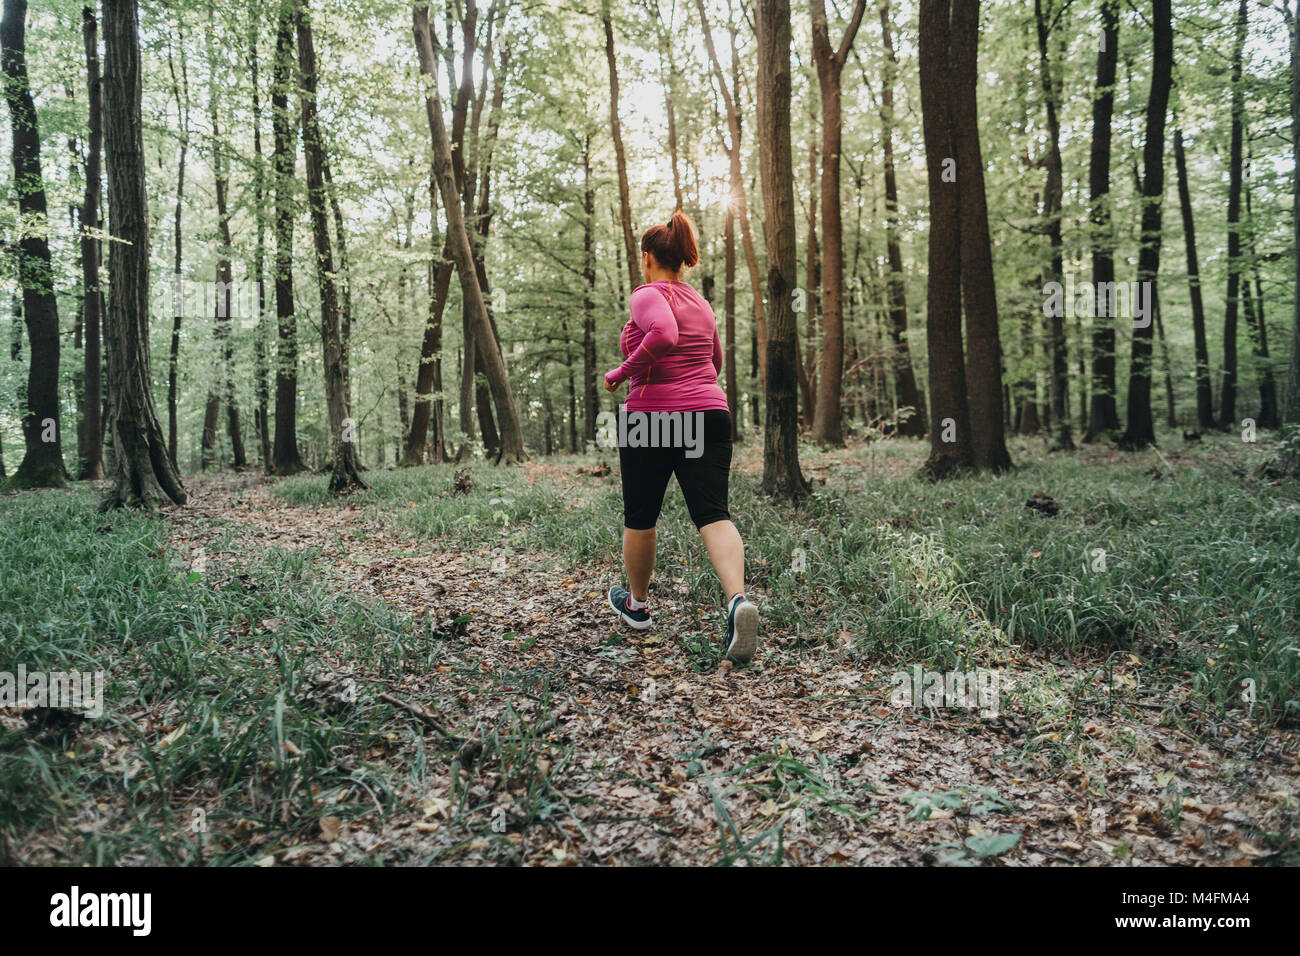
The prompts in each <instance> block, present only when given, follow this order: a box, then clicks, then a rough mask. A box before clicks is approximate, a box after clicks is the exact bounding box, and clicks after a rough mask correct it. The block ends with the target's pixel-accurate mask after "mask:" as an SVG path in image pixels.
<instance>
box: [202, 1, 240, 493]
mask: <svg viewBox="0 0 1300 956" xmlns="http://www.w3.org/2000/svg"><path fill="white" fill-rule="evenodd" d="M208 17H209V19H208V43H207V48H208V49H207V53H208V64H209V69H210V70H211V71H212V74H211V75H210V76H209V79H208V121H209V124H210V125H211V149H212V175H213V185H214V191H215V193H216V200H217V234H218V236H219V238H220V240H221V246H220V248H219V249H218V253H217V266H216V283H217V284H216V289H217V294H216V296H214V299H215V304H216V315H215V316H214V320H215V324H214V326H213V337H214V338H215V339H216V342H217V347H218V349H219V351H220V353H221V366H220V371H219V374H218V376H217V379H216V381H214V382H213V383H212V385H211V387H210V388H209V391H208V400H207V404H206V407H205V409H204V415H203V440H202V451H201V454H202V458H201V462H202V466H203V467H204V468H205V469H206V468H210V467H211V466H212V465H213V464H214V463H215V452H216V431H217V417H218V415H219V413H220V410H221V406H222V404H223V403H224V404H225V406H226V423H227V432H228V434H229V436H230V448H231V456H232V459H233V461H232V465H233V466H234V468H235V470H236V471H239V470H242V469H243V468H245V467H246V466H247V465H248V460H247V458H246V456H245V454H244V438H243V432H242V429H241V427H240V423H239V406H238V404H237V403H236V402H235V385H234V381H233V380H232V378H231V374H230V367H231V364H232V362H233V360H234V350H233V347H232V343H231V337H230V332H231V325H232V323H233V321H234V316H233V313H234V309H233V305H232V304H233V299H232V297H231V288H232V286H233V284H234V274H233V271H232V268H231V261H230V255H231V249H232V247H233V246H234V239H233V238H232V236H231V234H230V204H229V202H228V201H227V196H228V194H229V192H230V172H229V169H228V168H227V166H226V156H225V149H224V146H223V144H222V142H221V114H220V111H219V109H218V103H219V101H218V98H217V89H218V87H219V85H220V84H219V82H218V78H217V76H216V75H215V71H216V62H217V61H216V57H215V56H214V55H213V50H212V37H213V35H214V34H215V33H216V29H215V25H214V22H213V21H214V18H215V9H214V8H212V7H209V8H208Z"/></svg>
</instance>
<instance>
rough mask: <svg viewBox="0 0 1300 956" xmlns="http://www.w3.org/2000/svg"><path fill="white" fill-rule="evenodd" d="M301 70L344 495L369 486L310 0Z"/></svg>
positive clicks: (334, 477) (338, 482)
mask: <svg viewBox="0 0 1300 956" xmlns="http://www.w3.org/2000/svg"><path fill="white" fill-rule="evenodd" d="M296 3H297V8H296V10H295V19H296V24H297V28H298V70H299V73H300V76H301V81H300V94H299V95H300V97H301V99H302V151H303V156H304V158H305V160H306V178H307V207H308V209H309V210H310V212H311V231H312V238H313V241H314V245H315V250H316V280H317V284H318V285H319V287H320V311H321V321H320V336H321V353H322V359H323V361H324V364H325V403H326V406H327V407H328V410H329V421H330V444H331V455H330V492H331V493H332V494H338V493H341V492H346V491H352V490H354V489H358V488H365V487H367V485H366V483H365V482H364V481H362V480H361V471H360V462H359V461H358V460H357V445H356V437H355V434H354V431H355V423H354V422H353V421H352V420H351V419H350V418H349V417H348V378H347V365H346V363H345V362H344V359H343V338H342V334H341V331H340V328H339V297H338V286H337V284H336V279H335V276H336V273H335V271H334V250H333V246H332V245H331V243H330V231H329V220H328V219H327V218H326V211H325V204H326V197H325V173H324V169H325V144H324V142H323V141H322V139H321V131H320V121H319V118H318V116H317V114H316V87H317V83H318V81H319V77H318V76H317V73H316V48H315V44H314V42H313V38H312V29H311V14H310V12H309V11H308V9H307V0H296Z"/></svg>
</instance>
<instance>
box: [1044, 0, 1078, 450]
mask: <svg viewBox="0 0 1300 956" xmlns="http://www.w3.org/2000/svg"><path fill="white" fill-rule="evenodd" d="M1056 19H1057V10H1056V8H1055V4H1054V2H1053V0H1046V6H1044V0H1034V25H1035V27H1036V28H1037V34H1038V68H1039V82H1040V84H1041V86H1042V90H1043V102H1044V104H1045V106H1046V109H1047V182H1046V184H1045V185H1044V187H1043V229H1044V231H1045V232H1046V233H1047V237H1048V240H1049V243H1050V246H1051V249H1050V254H1051V271H1050V273H1049V275H1050V281H1051V282H1055V283H1058V284H1061V283H1063V282H1064V278H1065V275H1064V273H1065V268H1064V263H1063V256H1064V241H1063V239H1062V236H1061V204H1062V199H1063V196H1064V175H1063V172H1062V169H1061V121H1060V118H1059V116H1058V115H1057V100H1058V98H1059V95H1060V94H1059V86H1058V83H1057V80H1056V77H1055V75H1054V71H1053V68H1052V61H1051V55H1050V53H1049V52H1048V47H1049V46H1050V44H1051V34H1052V25H1053V24H1054V23H1055V22H1056ZM1048 339H1049V343H1050V353H1051V369H1050V373H1049V380H1050V382H1051V400H1052V425H1053V426H1054V428H1055V430H1056V441H1055V447H1056V448H1058V449H1061V450H1072V449H1073V448H1074V439H1073V437H1072V436H1071V433H1070V399H1069V381H1070V369H1069V359H1068V356H1067V355H1066V344H1065V310H1064V309H1055V310H1053V314H1052V315H1051V316H1049V317H1048Z"/></svg>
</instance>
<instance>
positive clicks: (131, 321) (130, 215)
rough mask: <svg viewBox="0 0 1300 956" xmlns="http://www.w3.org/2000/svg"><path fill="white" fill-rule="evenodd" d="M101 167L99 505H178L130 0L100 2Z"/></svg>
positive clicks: (181, 493)
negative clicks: (108, 459)
mask: <svg viewBox="0 0 1300 956" xmlns="http://www.w3.org/2000/svg"><path fill="white" fill-rule="evenodd" d="M103 11H104V13H103V17H104V50H105V60H104V116H105V119H106V121H107V122H106V124H105V137H104V145H105V156H106V159H107V166H108V215H109V228H110V230H111V232H112V236H113V240H114V241H112V242H110V243H109V247H108V248H109V253H108V274H109V279H110V284H109V296H108V327H107V329H108V334H107V336H106V338H107V345H108V422H109V429H110V431H111V434H112V438H113V461H112V468H111V476H112V488H111V490H110V491H109V494H108V497H107V498H105V500H104V502H103V504H102V505H101V510H105V509H108V508H116V507H123V506H140V507H145V508H154V507H158V506H166V505H172V504H176V505H183V504H185V501H186V493H185V489H184V487H182V485H181V479H180V475H179V474H178V473H177V471H176V468H175V466H174V465H173V464H172V460H171V456H170V455H169V454H168V452H167V446H166V443H165V441H164V438H163V433H162V428H161V426H160V425H159V424H158V413H157V411H156V410H155V408H154V401H153V393H152V390H151V388H152V374H151V372H150V367H149V365H150V360H149V199H148V194H147V192H146V180H145V166H144V163H145V158H144V133H143V122H142V120H141V115H140V47H139V36H140V25H139V19H138V14H137V11H136V0H104V5H103Z"/></svg>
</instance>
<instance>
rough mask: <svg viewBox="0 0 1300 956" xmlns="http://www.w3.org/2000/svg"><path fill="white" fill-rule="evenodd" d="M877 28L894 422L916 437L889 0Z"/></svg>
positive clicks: (921, 401) (920, 403) (920, 417)
mask: <svg viewBox="0 0 1300 956" xmlns="http://www.w3.org/2000/svg"><path fill="white" fill-rule="evenodd" d="M880 32H881V36H882V39H883V42H884V46H885V65H884V76H883V78H882V79H881V84H880V140H881V148H882V150H883V151H884V158H883V162H884V173H885V253H886V256H887V258H888V260H889V278H888V296H889V338H890V342H891V343H892V345H893V362H892V368H893V372H894V391H895V393H896V394H897V396H898V404H899V405H900V406H903V407H904V408H910V409H912V411H911V414H909V415H907V417H905V418H902V420H901V421H899V423H898V434H900V435H907V436H910V437H912V438H920V437H922V436H924V435H925V434H926V432H927V431H928V430H929V427H928V423H927V418H926V414H925V396H924V395H922V394H921V390H920V389H919V388H918V387H917V385H916V373H915V372H914V371H913V370H912V356H911V350H910V348H909V346H908V341H907V281H906V279H905V277H904V274H903V249H902V245H901V243H900V241H899V230H898V174H897V171H896V170H895V167H894V126H895V122H896V121H895V118H894V84H895V83H896V82H897V77H898V54H897V53H896V52H895V51H894V38H893V31H892V30H891V28H890V18H889V0H881V4H880Z"/></svg>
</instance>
